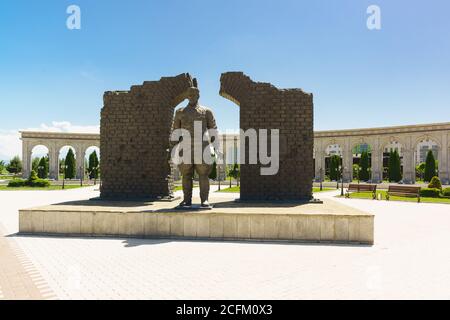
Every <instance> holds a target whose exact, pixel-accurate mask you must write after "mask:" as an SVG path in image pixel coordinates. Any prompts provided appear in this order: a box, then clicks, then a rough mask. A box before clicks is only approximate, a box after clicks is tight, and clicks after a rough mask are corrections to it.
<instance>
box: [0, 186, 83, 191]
mask: <svg viewBox="0 0 450 320" xmlns="http://www.w3.org/2000/svg"><path fill="white" fill-rule="evenodd" d="M83 187H87V186H83ZM83 187H81V186H80V185H79V184H78V185H75V184H73V185H67V184H66V185H65V187H64V190H68V189H77V188H83ZM52 190H62V186H57V185H51V186H49V187H46V188H33V187H17V188H12V187H8V186H6V185H2V186H0V191H52Z"/></svg>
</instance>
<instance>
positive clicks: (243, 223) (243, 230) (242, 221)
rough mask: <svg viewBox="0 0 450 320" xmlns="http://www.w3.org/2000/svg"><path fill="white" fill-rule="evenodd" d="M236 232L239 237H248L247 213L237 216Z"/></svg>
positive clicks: (248, 223) (248, 219) (248, 222)
mask: <svg viewBox="0 0 450 320" xmlns="http://www.w3.org/2000/svg"><path fill="white" fill-rule="evenodd" d="M237 233H238V238H239V239H250V217H249V216H248V215H244V214H242V215H238V216H237Z"/></svg>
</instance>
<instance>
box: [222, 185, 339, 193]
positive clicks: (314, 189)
mask: <svg viewBox="0 0 450 320" xmlns="http://www.w3.org/2000/svg"><path fill="white" fill-rule="evenodd" d="M330 190H335V189H333V188H322V191H320V188H313V193H317V192H323V191H330ZM240 191H241V187H238V186H233V187H231V188H230V187H228V188H225V189H222V190H220V191H217V192H240Z"/></svg>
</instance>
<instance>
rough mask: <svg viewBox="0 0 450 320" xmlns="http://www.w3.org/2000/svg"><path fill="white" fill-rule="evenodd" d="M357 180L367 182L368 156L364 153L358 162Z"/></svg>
mask: <svg viewBox="0 0 450 320" xmlns="http://www.w3.org/2000/svg"><path fill="white" fill-rule="evenodd" d="M359 165H360V170H359V180H361V181H367V180H369V154H368V153H367V152H366V151H363V153H361V159H360V162H359Z"/></svg>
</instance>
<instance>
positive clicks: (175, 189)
mask: <svg viewBox="0 0 450 320" xmlns="http://www.w3.org/2000/svg"><path fill="white" fill-rule="evenodd" d="M197 187H198V185H197V184H194V188H197ZM181 190H183V186H176V187H175V188H173V191H181Z"/></svg>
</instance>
